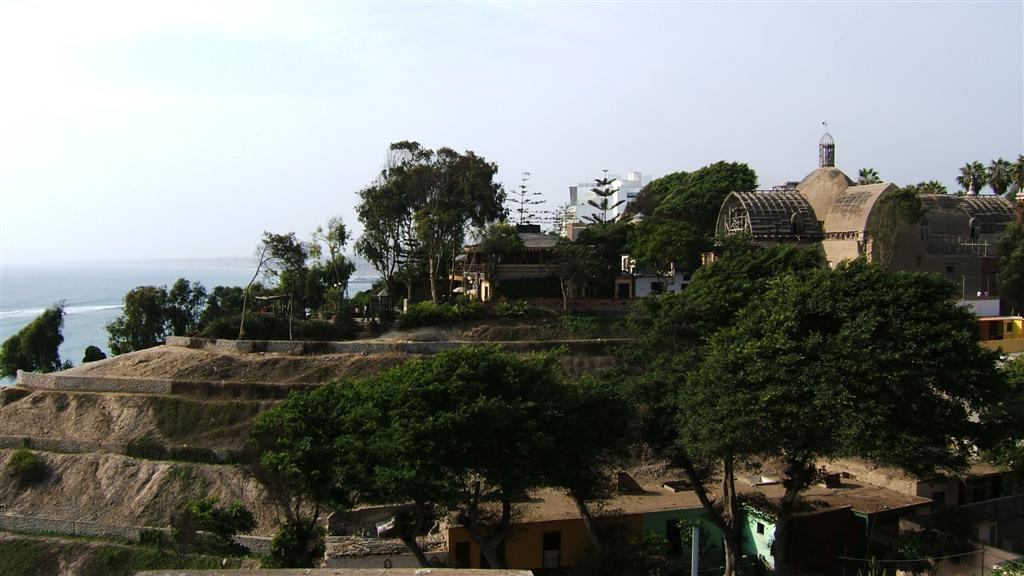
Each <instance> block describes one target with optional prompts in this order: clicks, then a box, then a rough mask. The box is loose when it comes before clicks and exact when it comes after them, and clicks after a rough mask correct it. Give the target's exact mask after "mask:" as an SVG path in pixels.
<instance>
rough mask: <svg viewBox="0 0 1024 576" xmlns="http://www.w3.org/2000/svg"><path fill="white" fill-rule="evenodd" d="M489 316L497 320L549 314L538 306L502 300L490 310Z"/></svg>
mask: <svg viewBox="0 0 1024 576" xmlns="http://www.w3.org/2000/svg"><path fill="white" fill-rule="evenodd" d="M491 314H492V315H494V316H497V317H499V318H511V317H519V318H526V317H535V316H545V315H547V314H550V312H548V311H547V310H546V309H544V308H540V307H539V306H531V305H530V304H528V303H527V302H526V301H525V300H521V301H519V302H508V301H505V300H502V301H501V302H498V304H497V305H496V306H495V307H494V308H493V309H492V310H491Z"/></svg>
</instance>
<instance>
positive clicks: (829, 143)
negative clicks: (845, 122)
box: [818, 131, 836, 146]
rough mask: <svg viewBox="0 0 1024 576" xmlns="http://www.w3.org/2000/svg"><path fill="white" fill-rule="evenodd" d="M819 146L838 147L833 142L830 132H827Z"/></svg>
mask: <svg viewBox="0 0 1024 576" xmlns="http://www.w3.org/2000/svg"><path fill="white" fill-rule="evenodd" d="M818 145H819V146H835V145H836V141H835V140H833V139H832V135H831V134H829V133H828V131H826V132H825V133H824V134H822V136H821V140H820V141H818Z"/></svg>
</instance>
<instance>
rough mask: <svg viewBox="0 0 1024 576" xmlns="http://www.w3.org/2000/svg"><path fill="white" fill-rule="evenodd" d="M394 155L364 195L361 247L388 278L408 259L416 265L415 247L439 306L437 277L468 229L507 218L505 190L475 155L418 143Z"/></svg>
mask: <svg viewBox="0 0 1024 576" xmlns="http://www.w3.org/2000/svg"><path fill="white" fill-rule="evenodd" d="M390 151H391V154H392V158H393V161H391V162H390V163H389V167H388V168H387V169H386V171H385V173H384V174H383V175H382V178H381V179H380V181H379V182H378V183H377V184H375V185H373V186H371V187H368V188H367V189H364V193H363V194H362V198H363V201H362V203H361V204H360V206H359V207H358V209H357V210H358V211H359V213H360V220H361V221H362V222H363V224H364V226H365V227H366V232H365V233H364V236H367V235H368V236H367V238H369V240H367V241H365V242H363V241H362V240H361V241H360V242H359V243H357V246H356V248H357V250H359V251H360V253H363V254H364V256H366V257H367V258H368V259H369V260H370V261H371V262H374V265H375V266H378V265H380V267H379V268H378V269H381V268H383V270H382V271H381V273H382V275H384V276H385V278H386V279H387V278H392V277H393V275H394V272H395V268H396V267H397V266H399V265H401V264H402V263H403V260H404V261H405V262H406V263H410V262H411V260H412V259H411V258H410V256H412V254H413V252H414V251H413V250H411V249H410V248H411V247H415V252H416V253H419V254H422V255H423V260H424V262H425V263H426V268H427V270H426V272H427V280H428V282H429V284H430V296H431V299H432V300H433V301H434V302H435V303H437V302H438V301H439V300H440V294H439V292H438V284H437V280H438V275H439V273H440V272H441V271H442V270H444V264H445V262H446V261H447V259H448V258H451V257H452V254H453V253H454V252H455V251H456V249H457V247H458V246H459V245H461V243H462V241H463V240H464V238H465V231H466V227H467V226H468V225H472V226H476V227H482V226H484V225H485V224H486V223H487V222H490V221H492V220H497V219H499V218H500V217H502V216H504V213H505V211H504V208H503V206H502V204H503V203H504V201H505V191H504V189H503V188H502V186H501V184H499V183H497V182H495V181H494V176H495V174H496V173H497V171H498V167H497V165H496V164H494V163H492V162H487V161H486V160H485V159H484V158H482V157H480V156H477V155H476V154H474V153H473V152H470V151H467V152H463V153H459V152H456V151H455V150H453V149H451V148H439V149H437V150H436V151H435V150H430V149H428V148H424V147H422V146H421V145H420V144H419V143H417V142H409V141H403V142H395V143H393V144H392V145H391V148H390ZM364 214H365V217H364ZM385 271H386V272H385Z"/></svg>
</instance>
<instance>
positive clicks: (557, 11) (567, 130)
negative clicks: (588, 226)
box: [0, 0, 1024, 265]
mask: <svg viewBox="0 0 1024 576" xmlns="http://www.w3.org/2000/svg"><path fill="white" fill-rule="evenodd" d="M1022 29H1024V2H1022V1H1021V0H1017V1H1012V2H941V3H929V2H914V3H874V2H734V3H717V2H716V3H710V2H699V3H698V2H673V3H616V2H605V3H595V2H550V3H548V2H543V3H542V2H531V3H526V2H523V3H519V2H500V3H497V2H495V3H483V2H481V3H443V2H434V3H370V2H367V3H335V2H315V3H313V2H272V3H261V2H251V1H248V2H239V3H219V2H199V3H189V2H181V1H176V2H134V1H133V2H124V3H105V2H99V1H91V2H67V3H62V2H24V3H22V2H3V3H0V74H2V76H0V78H2V80H0V265H13V264H31V263H58V262H72V261H92V260H128V259H159V258H190V257H232V256H246V255H250V254H252V253H253V250H254V248H255V246H256V244H257V243H258V241H259V238H260V235H261V233H262V232H263V231H264V230H269V231H272V232H279V233H282V232H288V231H294V232H296V233H297V234H298V235H299V236H300V237H306V238H308V236H309V234H310V233H311V232H312V230H313V229H314V228H315V227H316V226H317V225H319V224H323V223H325V222H326V221H327V220H328V219H329V218H330V217H331V216H335V215H338V216H341V217H342V218H343V219H344V221H345V222H346V223H347V224H348V225H349V227H350V229H351V230H352V232H353V235H354V236H358V235H359V232H360V229H359V225H358V222H357V220H356V217H355V206H356V204H357V202H358V196H357V192H358V190H359V189H360V188H362V187H363V186H365V185H366V184H368V183H369V182H370V181H371V180H372V179H373V178H374V176H375V175H376V174H377V173H378V172H379V170H380V169H381V167H382V165H383V162H384V159H385V153H386V150H387V147H388V145H389V144H390V143H391V142H394V141H399V140H416V141H419V142H420V143H422V144H423V145H424V146H427V147H430V148H437V147H441V146H448V147H452V148H455V149H458V150H472V151H474V152H476V153H477V154H479V155H482V156H484V157H485V158H487V159H488V160H490V161H493V162H496V163H497V164H498V166H499V172H498V179H499V180H501V181H502V182H503V183H504V184H505V186H506V188H507V189H509V190H511V189H514V188H515V187H517V186H518V184H519V181H520V175H521V173H522V172H524V171H529V172H530V173H531V175H532V177H531V180H530V185H531V189H532V190H534V191H538V192H541V193H542V194H543V195H544V197H545V198H546V199H547V200H548V206H549V207H552V208H553V207H556V206H558V205H561V204H564V203H566V202H567V201H568V186H569V185H573V184H576V183H578V182H581V181H589V180H591V179H593V178H595V177H599V176H600V175H601V170H603V169H608V170H609V171H610V172H612V173H620V174H625V173H626V172H627V171H630V170H635V171H639V172H642V173H643V174H644V175H645V176H654V177H657V176H661V175H664V174H666V173H670V172H674V171H678V170H694V169H696V168H699V167H701V166H703V165H706V164H709V163H712V162H715V161H718V160H728V161H738V162H746V163H747V164H749V165H750V166H751V167H752V168H753V169H754V170H755V171H756V172H757V173H758V176H759V180H760V182H759V183H760V185H761V186H762V187H766V188H767V187H771V186H772V185H775V184H780V183H782V182H785V181H788V180H799V179H800V178H802V177H803V176H804V175H806V174H807V173H808V172H810V171H811V170H813V169H814V168H815V167H816V166H817V143H818V139H819V137H820V136H821V134H822V131H823V126H822V121H828V122H829V127H830V132H831V133H832V134H833V135H834V137H835V140H836V164H837V165H838V166H839V167H840V168H841V169H843V170H844V171H846V172H847V174H851V175H854V176H855V175H856V173H857V171H858V169H860V168H863V167H872V168H874V169H876V170H877V171H878V173H879V174H880V175H881V177H882V178H883V179H884V180H888V181H892V182H895V183H897V184H909V183H915V182H919V181H922V180H939V181H942V182H944V183H945V184H946V185H947V186H949V187H950V189H953V188H955V186H956V183H955V178H956V175H957V174H958V168H959V166H961V165H963V164H964V163H965V162H967V161H974V160H978V161H981V162H983V163H985V164H988V162H989V161H991V160H992V159H995V158H998V157H1003V158H1006V159H1009V160H1011V161H1012V160H1015V159H1016V158H1017V155H1018V154H1021V153H1024V37H1022V33H1021V30H1022Z"/></svg>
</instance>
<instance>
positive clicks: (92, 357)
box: [82, 345, 107, 364]
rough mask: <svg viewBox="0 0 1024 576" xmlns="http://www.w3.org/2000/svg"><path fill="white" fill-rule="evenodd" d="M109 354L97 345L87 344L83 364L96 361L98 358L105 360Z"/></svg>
mask: <svg viewBox="0 0 1024 576" xmlns="http://www.w3.org/2000/svg"><path fill="white" fill-rule="evenodd" d="M106 358H107V355H106V354H104V353H103V350H100V349H99V347H97V346H92V345H90V346H87V347H86V349H85V356H84V357H83V358H82V364H86V363H89V362H96V361H97V360H105V359H106Z"/></svg>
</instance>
